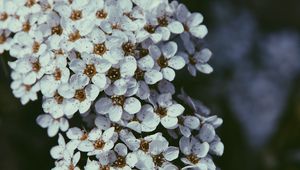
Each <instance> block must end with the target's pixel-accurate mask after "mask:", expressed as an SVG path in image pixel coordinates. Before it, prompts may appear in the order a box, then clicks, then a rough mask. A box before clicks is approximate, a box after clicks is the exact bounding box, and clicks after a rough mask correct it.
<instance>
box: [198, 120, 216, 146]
mask: <svg viewBox="0 0 300 170" xmlns="http://www.w3.org/2000/svg"><path fill="white" fill-rule="evenodd" d="M198 137H199V139H200V140H201V141H203V142H208V143H210V142H212V141H213V140H214V139H215V137H216V131H215V128H214V127H213V126H212V125H210V124H208V123H205V124H203V125H202V126H201V129H200V131H199V134H198Z"/></svg>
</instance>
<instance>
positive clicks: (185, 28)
mask: <svg viewBox="0 0 300 170" xmlns="http://www.w3.org/2000/svg"><path fill="white" fill-rule="evenodd" d="M183 28H184V31H186V32H189V31H190V28H189V26H187V25H186V24H184V25H183Z"/></svg>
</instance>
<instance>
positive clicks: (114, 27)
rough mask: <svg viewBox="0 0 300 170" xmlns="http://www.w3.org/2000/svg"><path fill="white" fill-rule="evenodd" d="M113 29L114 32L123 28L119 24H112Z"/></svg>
mask: <svg viewBox="0 0 300 170" xmlns="http://www.w3.org/2000/svg"><path fill="white" fill-rule="evenodd" d="M111 28H112V29H114V30H118V29H120V28H121V26H120V25H119V24H117V23H115V24H111Z"/></svg>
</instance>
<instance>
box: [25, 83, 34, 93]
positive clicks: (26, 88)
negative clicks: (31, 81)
mask: <svg viewBox="0 0 300 170" xmlns="http://www.w3.org/2000/svg"><path fill="white" fill-rule="evenodd" d="M23 86H24V87H25V90H26V91H27V92H29V91H30V90H31V88H32V86H31V85H27V84H23Z"/></svg>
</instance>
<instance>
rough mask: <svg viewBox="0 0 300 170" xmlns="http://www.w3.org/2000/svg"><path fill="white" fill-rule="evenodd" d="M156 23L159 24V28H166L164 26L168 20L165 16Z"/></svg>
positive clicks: (167, 23)
mask: <svg viewBox="0 0 300 170" xmlns="http://www.w3.org/2000/svg"><path fill="white" fill-rule="evenodd" d="M157 21H158V24H159V25H160V26H161V27H166V26H168V25H169V21H168V19H167V17H166V16H164V17H161V18H158V19H157Z"/></svg>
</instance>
